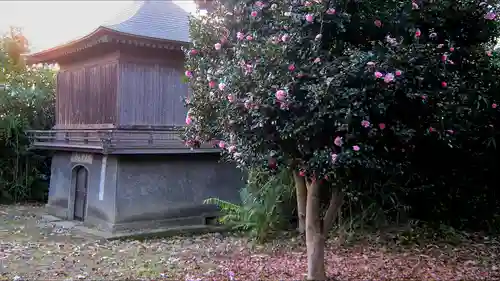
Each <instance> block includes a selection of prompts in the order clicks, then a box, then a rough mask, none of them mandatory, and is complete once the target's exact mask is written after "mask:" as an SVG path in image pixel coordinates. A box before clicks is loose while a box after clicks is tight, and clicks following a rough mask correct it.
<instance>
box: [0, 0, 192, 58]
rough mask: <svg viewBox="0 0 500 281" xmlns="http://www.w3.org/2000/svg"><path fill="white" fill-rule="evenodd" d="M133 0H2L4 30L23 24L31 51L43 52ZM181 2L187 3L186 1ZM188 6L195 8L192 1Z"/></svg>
mask: <svg viewBox="0 0 500 281" xmlns="http://www.w3.org/2000/svg"><path fill="white" fill-rule="evenodd" d="M131 2H132V0H129V1H118V0H116V1H103V0H94V1H92V0H89V1H62V0H61V1H26V0H17V1H5V0H0V11H1V14H0V33H5V32H6V31H8V30H9V26H16V27H21V28H22V29H23V33H24V34H25V36H26V37H27V38H28V40H29V41H30V42H29V43H30V49H31V52H34V51H40V50H43V49H48V48H51V47H54V46H57V45H59V44H62V43H66V42H68V41H71V40H73V39H77V38H79V37H81V36H84V35H86V34H88V33H90V32H92V31H93V30H94V29H95V28H97V27H98V26H99V25H100V24H102V23H104V22H106V21H108V20H110V19H113V18H114V17H115V15H116V14H118V13H119V12H120V11H121V10H122V9H124V8H125V7H126V6H127V5H130V4H131ZM174 2H177V1H174ZM180 3H182V4H187V3H186V0H184V1H183V2H180ZM184 6H186V7H187V9H192V6H191V5H189V4H188V5H184Z"/></svg>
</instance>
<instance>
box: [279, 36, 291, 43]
mask: <svg viewBox="0 0 500 281" xmlns="http://www.w3.org/2000/svg"><path fill="white" fill-rule="evenodd" d="M288 40H290V35H288V34H285V35H283V36H281V41H283V42H288Z"/></svg>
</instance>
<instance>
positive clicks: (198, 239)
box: [0, 205, 500, 280]
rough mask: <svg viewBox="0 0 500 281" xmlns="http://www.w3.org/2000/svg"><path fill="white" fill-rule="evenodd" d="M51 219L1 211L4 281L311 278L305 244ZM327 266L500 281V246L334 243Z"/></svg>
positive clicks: (346, 274)
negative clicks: (133, 232) (92, 229)
mask: <svg viewBox="0 0 500 281" xmlns="http://www.w3.org/2000/svg"><path fill="white" fill-rule="evenodd" d="M43 213H44V208H43V207H41V206H34V205H25V206H22V205H16V206H1V207H0V280H14V279H19V278H22V279H24V280H34V279H38V280H48V279H50V280H69V279H73V280H77V279H82V280H85V279H89V280H90V279H92V280H98V279H100V280H102V279H109V280H111V279H121V280H126V279H134V280H138V279H143V280H152V279H154V280H162V279H164V280H186V279H187V280H190V279H192V280H197V279H200V280H214V279H215V280H228V273H229V272H234V275H235V278H236V280H271V279H272V280H301V279H303V278H304V275H303V273H304V272H305V269H306V267H305V265H306V263H305V261H306V257H305V249H304V245H302V243H301V242H300V239H290V238H283V239H281V240H277V241H274V242H273V243H268V244H266V245H255V244H253V243H252V242H250V241H248V240H247V239H245V238H241V237H235V236H230V235H222V234H218V233H216V234H207V235H199V236H193V237H169V238H164V239H151V240H145V241H137V240H129V241H104V240H101V239H99V238H98V237H94V236H91V235H89V234H85V233H81V232H79V231H78V230H76V229H65V228H58V227H55V225H53V224H51V223H47V222H44V221H42V220H40V217H39V215H40V214H43ZM326 259H327V268H328V272H329V275H330V276H332V277H334V278H335V279H337V280H367V279H368V280H402V279H403V278H404V279H405V280H500V245H499V243H498V242H497V240H495V239H491V238H486V239H485V238H482V237H481V238H477V239H472V240H470V241H468V242H465V243H460V244H459V245H457V246H452V245H449V244H442V243H441V244H438V243H426V244H423V245H422V244H421V245H420V246H416V245H413V246H411V247H403V246H399V245H395V244H390V243H380V242H379V241H375V240H374V239H371V238H367V239H365V240H364V241H362V242H359V243H357V244H355V245H353V246H340V245H338V243H335V242H334V241H332V242H330V243H329V245H328V250H327V258H326ZM16 276H17V277H16Z"/></svg>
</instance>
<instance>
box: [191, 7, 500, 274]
mask: <svg viewBox="0 0 500 281" xmlns="http://www.w3.org/2000/svg"><path fill="white" fill-rule="evenodd" d="M214 5H215V7H214V9H213V11H212V12H211V13H210V14H209V15H206V16H196V17H193V18H192V19H191V30H190V32H191V38H192V47H191V48H190V49H187V50H186V56H187V61H186V73H185V74H186V76H187V78H188V79H189V81H190V85H191V89H192V91H191V92H190V96H189V97H187V98H186V105H187V107H188V114H187V116H186V124H187V127H186V134H185V138H186V143H187V145H189V146H192V147H197V146H199V145H200V144H201V143H202V142H212V143H213V144H214V145H217V146H219V147H220V148H221V149H222V151H223V153H224V154H225V155H226V156H227V157H228V158H229V159H231V160H233V161H235V162H236V163H238V164H239V165H240V166H242V167H252V166H256V165H264V166H267V167H268V168H270V169H277V168H278V167H280V166H281V167H284V168H287V169H292V170H294V171H295V177H294V179H295V181H296V189H297V195H298V196H297V201H298V210H299V219H300V220H299V221H301V223H300V226H301V227H300V228H302V229H304V228H305V233H306V245H307V257H308V274H307V278H308V279H309V280H325V279H326V273H325V265H324V245H325V237H326V235H327V232H328V230H329V228H330V226H331V224H332V223H333V221H334V219H335V217H336V213H337V211H338V209H339V207H340V205H341V203H342V200H343V196H344V195H348V194H352V193H353V191H352V190H349V188H348V186H349V185H348V183H349V182H350V181H351V180H353V179H355V178H356V177H359V176H360V175H362V174H363V171H367V170H370V171H373V170H377V171H380V172H381V173H382V172H383V173H396V174H397V173H402V172H405V167H406V166H407V165H408V161H409V160H408V159H409V155H410V154H411V153H412V151H414V149H415V145H416V144H417V141H416V140H420V139H422V138H433V139H436V140H438V141H442V142H445V143H448V144H449V145H450V146H456V145H459V144H458V142H457V138H458V137H459V136H461V135H466V134H467V133H468V132H470V131H471V130H473V129H474V128H475V127H477V126H485V125H484V124H478V123H477V122H476V120H483V119H482V118H477V116H478V115H480V116H487V118H490V119H491V118H497V113H498V112H497V103H496V102H497V100H499V99H500V96H499V95H498V90H497V89H498V86H499V82H498V77H499V74H500V71H498V67H496V66H494V65H493V64H492V63H491V61H490V60H491V54H492V53H491V50H493V47H494V45H495V38H496V36H497V35H498V30H499V29H498V27H499V26H498V24H497V22H496V14H495V9H496V8H497V7H496V4H489V3H486V2H480V1H473V0H457V1H451V0H443V1H415V2H411V1H410V0H408V1H396V0H389V1H350V0H341V1H328V0H309V1H300V0H280V1H277V0H269V1H248V0H227V1H223V2H216V3H215V4H214ZM304 219H305V220H304ZM304 226H305V227H304Z"/></svg>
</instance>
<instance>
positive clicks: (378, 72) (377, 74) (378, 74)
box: [375, 71, 384, 78]
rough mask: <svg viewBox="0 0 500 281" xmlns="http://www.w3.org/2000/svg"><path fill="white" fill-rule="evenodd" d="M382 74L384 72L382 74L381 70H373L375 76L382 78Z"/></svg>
mask: <svg viewBox="0 0 500 281" xmlns="http://www.w3.org/2000/svg"><path fill="white" fill-rule="evenodd" d="M382 76H384V74H382V72H380V71H375V78H382Z"/></svg>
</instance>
